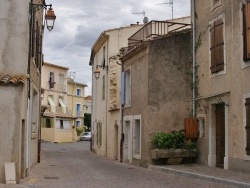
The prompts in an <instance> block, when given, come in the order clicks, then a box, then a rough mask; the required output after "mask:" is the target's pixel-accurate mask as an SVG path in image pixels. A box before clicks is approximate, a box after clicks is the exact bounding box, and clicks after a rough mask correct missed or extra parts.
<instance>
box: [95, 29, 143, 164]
mask: <svg viewBox="0 0 250 188" xmlns="http://www.w3.org/2000/svg"><path fill="white" fill-rule="evenodd" d="M141 27H142V25H136V26H132V27H122V28H117V29H111V30H107V31H104V33H105V35H106V36H107V39H106V40H105V41H103V42H102V43H100V44H99V43H98V44H96V46H99V48H98V49H97V51H95V57H94V62H93V65H92V66H93V69H92V73H93V72H94V70H95V68H96V65H102V60H103V56H104V55H103V48H104V47H105V58H106V59H105V64H106V65H108V66H109V70H108V71H107V70H106V69H105V70H103V69H100V70H101V73H100V78H99V79H98V80H96V79H95V77H94V76H93V77H92V96H93V101H92V132H93V135H94V137H93V151H94V152H95V153H97V154H99V155H103V156H107V157H109V158H112V159H117V158H118V157H119V156H120V154H118V155H117V152H118V151H117V150H118V148H117V147H119V144H118V143H117V142H118V141H119V140H120V121H121V116H120V108H119V92H120V91H119V89H120V71H121V66H120V65H117V64H116V58H117V57H116V56H117V54H119V50H120V48H122V47H126V46H127V45H128V40H127V39H128V37H130V36H131V35H132V34H133V33H134V32H136V31H138V30H139V29H140V28H141ZM113 58H114V59H113ZM117 61H118V62H119V58H118V59H117ZM111 67H112V68H111ZM114 70H115V74H113V73H114ZM103 79H104V80H103ZM113 82H115V83H116V84H115V85H116V88H115V90H116V91H115V92H110V91H111V90H112V91H114V90H113V89H114V88H113V84H112V83H113ZM103 83H104V85H105V98H104V99H102V88H103ZM110 83H111V85H110ZM114 101H118V102H117V103H116V105H115V106H116V108H115V109H112V110H110V108H111V105H110V104H111V103H112V104H114V103H113V102H114ZM97 123H101V124H102V136H101V138H102V145H101V146H97V143H96V137H97ZM117 144H118V146H117Z"/></svg>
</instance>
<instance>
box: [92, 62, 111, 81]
mask: <svg viewBox="0 0 250 188" xmlns="http://www.w3.org/2000/svg"><path fill="white" fill-rule="evenodd" d="M99 67H100V68H102V69H106V70H107V71H108V65H107V66H104V65H96V69H95V71H94V75H95V79H96V80H98V79H99V77H100V73H101V71H100V69H99Z"/></svg>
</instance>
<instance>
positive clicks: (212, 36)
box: [210, 23, 215, 71]
mask: <svg viewBox="0 0 250 188" xmlns="http://www.w3.org/2000/svg"><path fill="white" fill-rule="evenodd" d="M210 36H211V48H210V51H211V71H212V67H215V59H214V57H215V53H214V52H215V45H214V23H212V26H211V29H210Z"/></svg>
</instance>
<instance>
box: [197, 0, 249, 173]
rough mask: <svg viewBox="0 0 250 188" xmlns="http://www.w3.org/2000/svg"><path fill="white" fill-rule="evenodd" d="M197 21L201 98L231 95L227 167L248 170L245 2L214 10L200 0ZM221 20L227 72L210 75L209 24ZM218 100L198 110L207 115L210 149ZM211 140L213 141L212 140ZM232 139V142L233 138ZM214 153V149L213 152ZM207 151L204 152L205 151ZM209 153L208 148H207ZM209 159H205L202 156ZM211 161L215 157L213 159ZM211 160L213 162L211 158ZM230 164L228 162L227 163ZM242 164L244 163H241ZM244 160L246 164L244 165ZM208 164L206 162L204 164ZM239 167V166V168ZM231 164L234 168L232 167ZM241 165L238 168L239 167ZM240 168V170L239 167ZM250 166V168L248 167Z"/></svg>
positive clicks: (228, 97)
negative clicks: (246, 153) (243, 7)
mask: <svg viewBox="0 0 250 188" xmlns="http://www.w3.org/2000/svg"><path fill="white" fill-rule="evenodd" d="M195 2H196V7H197V8H196V14H197V17H198V19H197V20H196V25H197V33H196V38H198V36H199V35H200V34H203V35H202V44H201V46H200V47H199V49H198V51H197V55H196V58H197V63H198V65H199V68H198V77H199V96H200V97H207V96H209V95H215V94H218V93H224V92H230V93H229V94H227V95H226V96H225V97H224V98H223V100H224V101H225V102H226V103H227V104H228V105H229V106H228V107H227V108H228V112H227V111H226V112H227V114H226V117H227V119H226V135H225V137H226V138H225V142H226V151H225V157H226V158H225V160H226V163H227V164H226V166H227V167H228V165H229V168H242V169H245V168H246V167H244V166H246V165H247V161H249V160H250V157H246V155H245V147H246V145H245V141H244V139H243V138H244V135H245V134H246V132H245V128H244V127H245V119H244V118H243V117H244V113H245V112H244V109H245V104H244V103H245V97H244V96H245V95H246V94H247V93H249V92H250V85H249V81H248V80H249V78H250V66H249V62H244V61H243V58H242V57H243V38H242V30H243V24H242V11H241V7H242V1H241V0H235V1H226V0H221V6H219V7H217V8H215V9H213V8H212V7H211V2H210V1H209V2H207V3H204V1H203V0H197V1H195ZM218 17H222V18H223V19H224V21H223V22H224V25H225V27H224V41H225V45H224V46H225V47H224V52H225V55H224V59H225V70H224V71H222V72H220V73H218V74H211V73H210V52H209V51H210V50H209V47H210V34H209V33H210V32H209V25H210V22H211V21H212V20H214V19H216V18H218ZM216 103H218V101H216V100H212V101H210V102H207V103H206V105H207V106H208V107H209V109H208V110H205V109H201V110H199V111H197V113H198V116H200V115H202V114H203V115H205V118H206V138H204V141H202V145H201V147H204V146H205V147H206V142H209V144H210V147H211V144H213V142H212V138H211V136H214V135H211V134H210V133H211V132H209V131H211V129H212V128H213V127H214V122H213V119H212V118H211V117H212V113H213V112H212V111H211V108H212V106H213V104H216ZM209 138H211V139H210V140H209ZM231 138H233V139H231ZM210 151H212V150H210ZM204 152H205V151H204ZM207 154H208V148H207ZM203 157H206V156H203ZM211 158H212V157H211ZM211 160H212V159H211ZM228 161H229V162H228ZM240 161H241V162H240ZM244 161H245V162H244ZM205 162H207V161H205ZM236 164H237V165H236ZM230 165H231V167H230ZM236 166H238V167H236ZM240 166H241V167H240ZM249 166H250V165H249Z"/></svg>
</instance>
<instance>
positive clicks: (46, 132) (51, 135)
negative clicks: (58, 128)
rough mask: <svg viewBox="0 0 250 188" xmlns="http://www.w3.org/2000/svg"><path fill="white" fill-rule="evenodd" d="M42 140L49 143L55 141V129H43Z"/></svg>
mask: <svg viewBox="0 0 250 188" xmlns="http://www.w3.org/2000/svg"><path fill="white" fill-rule="evenodd" d="M41 131H42V139H43V140H47V141H49V142H54V141H55V129H54V128H42V130H41Z"/></svg>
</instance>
